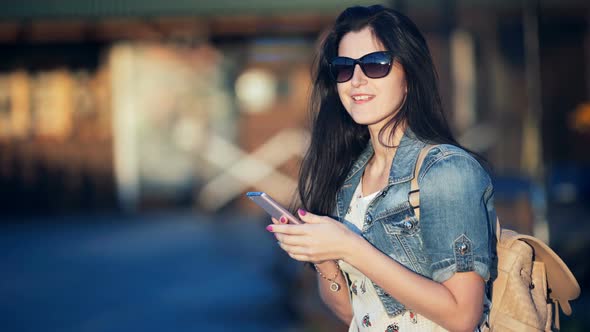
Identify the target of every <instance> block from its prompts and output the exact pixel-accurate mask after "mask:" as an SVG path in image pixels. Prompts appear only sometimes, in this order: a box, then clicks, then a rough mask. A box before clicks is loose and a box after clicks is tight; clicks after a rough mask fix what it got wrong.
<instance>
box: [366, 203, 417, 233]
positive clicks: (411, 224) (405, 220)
mask: <svg viewBox="0 0 590 332" xmlns="http://www.w3.org/2000/svg"><path fill="white" fill-rule="evenodd" d="M375 221H376V222H380V223H381V224H382V225H383V230H384V231H385V233H387V234H389V235H413V234H416V233H418V231H419V230H420V222H419V220H418V218H416V215H415V214H414V211H413V209H412V207H411V206H410V204H409V203H408V202H405V203H403V204H402V205H401V206H400V207H398V208H396V209H392V210H390V211H385V212H384V213H383V214H381V216H379V217H378V218H377V219H376V220H375Z"/></svg>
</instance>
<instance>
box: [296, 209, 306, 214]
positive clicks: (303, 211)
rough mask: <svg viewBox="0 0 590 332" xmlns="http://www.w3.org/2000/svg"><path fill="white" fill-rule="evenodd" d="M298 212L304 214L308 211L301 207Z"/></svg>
mask: <svg viewBox="0 0 590 332" xmlns="http://www.w3.org/2000/svg"><path fill="white" fill-rule="evenodd" d="M297 212H299V214H300V215H302V216H304V215H305V214H306V213H307V212H305V210H304V209H299V210H297Z"/></svg>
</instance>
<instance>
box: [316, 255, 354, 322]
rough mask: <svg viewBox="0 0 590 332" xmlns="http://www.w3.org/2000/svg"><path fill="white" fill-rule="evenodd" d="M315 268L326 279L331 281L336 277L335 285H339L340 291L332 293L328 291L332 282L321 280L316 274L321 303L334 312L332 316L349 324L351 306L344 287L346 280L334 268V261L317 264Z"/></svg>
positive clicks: (346, 287)
mask: <svg viewBox="0 0 590 332" xmlns="http://www.w3.org/2000/svg"><path fill="white" fill-rule="evenodd" d="M317 268H318V269H319V270H320V271H321V272H322V274H324V276H328V278H330V279H333V276H334V275H337V277H336V280H335V281H336V283H337V284H338V285H340V290H338V291H337V292H334V291H332V290H331V289H330V285H331V284H332V282H330V281H328V280H326V279H324V278H322V277H321V276H320V275H319V273H318V276H317V277H318V288H319V292H320V297H321V298H322V301H324V303H325V304H326V305H327V306H328V307H329V308H330V310H332V312H334V314H335V315H336V316H337V317H338V318H340V319H341V320H342V321H343V322H344V323H345V324H349V323H350V321H351V319H352V305H351V304H350V299H349V297H348V286H347V285H346V279H345V278H344V275H343V274H342V272H340V270H339V269H338V268H337V267H336V263H335V262H334V261H328V262H324V263H321V264H317Z"/></svg>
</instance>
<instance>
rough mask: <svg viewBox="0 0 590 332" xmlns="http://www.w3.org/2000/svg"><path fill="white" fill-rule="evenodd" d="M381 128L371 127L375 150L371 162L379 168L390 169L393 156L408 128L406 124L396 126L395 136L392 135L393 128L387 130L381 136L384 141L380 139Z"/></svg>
mask: <svg viewBox="0 0 590 332" xmlns="http://www.w3.org/2000/svg"><path fill="white" fill-rule="evenodd" d="M380 129H381V128H371V127H369V133H370V135H371V145H373V150H374V151H375V154H374V155H373V158H372V159H373V160H372V161H371V164H373V165H374V166H376V167H377V168H381V169H384V170H386V171H389V168H390V166H391V162H392V160H393V157H394V156H395V152H396V151H397V146H398V145H399V143H400V142H401V139H402V137H403V135H404V132H405V130H406V125H405V124H400V125H399V126H398V127H397V128H396V130H395V133H394V134H393V136H392V135H391V129H390V130H388V131H385V132H384V133H383V135H382V136H381V138H382V142H381V141H380V140H379V131H380Z"/></svg>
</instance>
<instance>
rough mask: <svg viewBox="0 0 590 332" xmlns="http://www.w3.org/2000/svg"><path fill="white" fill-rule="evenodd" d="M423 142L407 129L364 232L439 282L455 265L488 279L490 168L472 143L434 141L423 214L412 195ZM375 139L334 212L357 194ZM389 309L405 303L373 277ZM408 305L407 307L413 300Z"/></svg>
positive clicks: (339, 213)
mask: <svg viewBox="0 0 590 332" xmlns="http://www.w3.org/2000/svg"><path fill="white" fill-rule="evenodd" d="M424 146H425V143H423V142H422V141H420V140H418V139H417V138H416V137H415V136H414V134H413V133H412V132H411V131H410V130H407V132H406V134H405V135H404V137H403V138H402V140H401V142H400V144H399V146H398V149H397V152H396V155H395V157H394V159H393V162H392V165H391V170H390V173H389V179H388V183H387V185H386V186H385V188H384V189H383V191H382V192H381V193H380V194H379V195H377V196H376V197H375V198H374V199H373V200H372V201H371V202H370V203H369V205H368V207H367V212H366V214H365V217H364V222H363V228H362V230H361V231H360V232H361V235H362V236H363V237H364V238H365V239H366V240H367V241H369V242H370V243H371V244H372V245H373V246H374V247H376V248H377V249H379V250H380V251H382V252H383V253H385V254H386V255H388V256H389V257H391V258H392V259H394V260H396V261H397V262H399V263H400V264H402V265H403V266H405V267H406V268H408V269H410V270H412V271H414V272H416V273H418V274H420V275H422V276H424V277H427V278H429V279H432V280H434V281H437V282H443V281H445V280H447V279H449V278H450V277H451V276H453V274H454V273H455V272H467V271H475V272H477V273H478V274H479V275H481V276H482V277H483V278H484V280H486V281H487V280H489V276H490V264H491V260H492V239H493V235H494V234H495V233H494V227H495V224H494V223H495V220H496V213H495V210H494V204H493V186H492V182H491V179H490V177H489V175H488V173H487V172H486V171H485V170H484V169H483V168H482V167H481V165H480V164H479V163H478V162H477V160H476V159H474V158H473V157H472V156H471V155H470V154H468V153H467V152H466V151H464V150H462V149H460V148H458V147H456V146H453V145H446V144H442V145H437V146H435V147H434V148H432V149H431V150H430V151H429V152H428V154H427V155H426V158H425V159H424V162H423V164H422V167H421V169H420V174H419V175H418V183H419V187H420V219H419V220H418V218H416V216H415V214H414V210H413V208H412V207H411V205H410V203H409V200H408V195H409V191H410V183H411V180H412V178H413V177H414V176H415V174H414V170H415V165H416V161H417V159H418V155H419V153H420V151H421V150H422V148H423V147H424ZM373 153H374V152H373V148H372V145H371V144H370V143H369V144H368V146H367V148H366V149H365V151H363V152H362V153H361V155H360V156H359V158H358V159H357V160H356V162H355V163H354V165H353V167H352V168H351V170H350V172H349V174H348V176H347V178H346V180H345V181H344V184H343V185H342V187H341V188H340V190H339V191H338V193H337V198H336V199H337V202H336V211H335V212H336V213H335V215H336V217H337V219H338V220H339V221H341V222H343V223H344V224H346V225H347V226H348V227H349V228H351V229H353V230H355V231H356V232H358V231H359V230H358V229H357V228H356V227H354V226H351V225H352V223H351V222H350V221H347V220H345V219H344V217H345V216H346V212H347V210H348V208H349V205H350V202H351V200H352V195H353V193H354V191H355V189H356V187H357V185H358V183H359V181H360V180H361V177H362V174H363V171H364V169H365V167H366V165H367V162H368V161H369V159H370V158H371V157H372V155H373ZM373 286H374V287H375V290H376V292H377V294H378V296H379V298H380V300H381V302H382V303H383V306H384V308H385V310H386V311H387V313H388V314H389V315H390V316H395V315H397V314H400V313H402V312H403V311H405V310H407V309H406V308H405V307H404V305H402V304H401V303H400V302H399V301H397V300H396V299H395V298H393V297H391V296H390V295H389V294H387V293H386V292H385V291H384V290H383V289H382V288H381V287H379V286H378V285H377V284H375V283H373ZM408 309H409V308H408Z"/></svg>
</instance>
